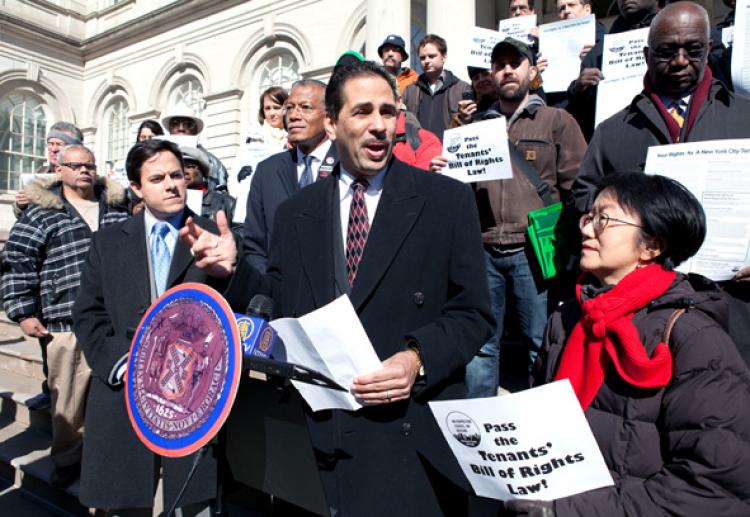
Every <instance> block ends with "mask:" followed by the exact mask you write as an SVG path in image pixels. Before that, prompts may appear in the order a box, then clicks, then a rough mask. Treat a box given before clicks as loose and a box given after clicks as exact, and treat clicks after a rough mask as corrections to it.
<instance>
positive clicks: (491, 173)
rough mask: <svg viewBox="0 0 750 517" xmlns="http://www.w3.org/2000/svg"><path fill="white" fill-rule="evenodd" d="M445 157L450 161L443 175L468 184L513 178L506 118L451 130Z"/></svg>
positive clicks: (444, 139) (444, 138)
mask: <svg viewBox="0 0 750 517" xmlns="http://www.w3.org/2000/svg"><path fill="white" fill-rule="evenodd" d="M443 156H445V157H446V158H447V159H448V167H446V168H445V169H443V174H445V175H446V176H450V177H452V178H455V179H457V180H459V181H462V182H464V183H474V182H477V181H490V180H502V179H509V178H512V177H513V170H512V168H511V164H510V153H509V151H508V132H507V129H506V127H505V118H503V117H501V118H496V119H492V120H484V121H482V122H475V123H473V124H469V125H466V126H461V127H457V128H455V129H447V130H446V131H445V134H444V136H443Z"/></svg>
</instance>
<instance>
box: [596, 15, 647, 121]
mask: <svg viewBox="0 0 750 517" xmlns="http://www.w3.org/2000/svg"><path fill="white" fill-rule="evenodd" d="M648 31H649V28H648V27H645V28H643V29H636V30H633V31H627V32H620V33H617V34H606V35H605V36H604V45H603V47H604V52H603V54H602V75H603V76H604V79H603V80H602V81H600V82H599V89H598V91H597V94H596V125H597V126H598V125H599V124H600V123H601V122H603V121H605V120H607V119H608V118H609V117H611V116H612V115H614V114H615V113H617V112H618V111H620V110H621V109H623V108H625V107H626V106H628V105H629V104H630V102H631V101H632V100H633V97H635V96H636V95H638V94H639V93H640V91H641V90H643V76H644V75H645V74H646V57H645V56H644V55H643V47H645V46H646V44H647V41H648Z"/></svg>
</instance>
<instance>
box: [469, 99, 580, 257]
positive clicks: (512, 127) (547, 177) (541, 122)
mask: <svg viewBox="0 0 750 517" xmlns="http://www.w3.org/2000/svg"><path fill="white" fill-rule="evenodd" d="M494 109H495V110H497V111H499V106H498V105H495V106H494ZM508 139H509V140H510V142H512V143H513V144H514V145H515V146H516V147H517V148H518V150H519V151H520V152H521V154H522V155H523V156H524V157H525V158H526V161H527V162H529V164H530V165H531V166H532V167H534V168H535V169H536V171H537V172H538V173H539V176H540V177H541V178H542V179H543V180H544V181H545V182H546V183H547V185H548V186H549V188H550V194H551V195H552V197H553V199H554V200H555V201H560V199H561V198H565V197H566V196H567V194H568V192H569V191H570V188H571V186H572V184H573V180H574V179H575V177H576V174H577V173H578V167H579V166H580V164H581V159H582V158H583V155H584V153H585V152H586V141H585V140H584V139H583V135H582V134H581V130H580V129H579V128H578V124H576V121H575V120H573V117H571V116H570V115H569V114H568V113H567V112H566V111H564V110H561V109H558V108H549V107H547V106H545V104H544V101H543V100H542V99H541V98H540V97H539V96H537V95H530V96H529V101H528V103H527V104H526V106H524V108H523V109H522V110H521V111H519V112H517V113H515V114H514V115H513V116H512V117H511V118H510V119H509V121H508ZM476 195H477V206H478V208H479V215H480V220H481V223H482V240H483V241H484V243H485V244H490V245H495V246H498V245H502V246H508V245H520V246H523V244H524V242H525V241H526V228H527V227H528V224H529V221H528V214H529V212H530V211H532V210H536V209H538V208H542V207H543V206H544V202H543V201H542V199H541V198H540V197H539V194H537V192H536V189H535V188H534V186H533V185H532V183H531V181H529V179H528V178H527V177H526V175H525V174H524V173H523V172H522V171H521V170H520V169H519V168H518V167H517V166H516V165H513V177H512V178H510V179H505V180H495V181H482V182H479V183H477V184H476Z"/></svg>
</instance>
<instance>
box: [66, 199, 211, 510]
mask: <svg viewBox="0 0 750 517" xmlns="http://www.w3.org/2000/svg"><path fill="white" fill-rule="evenodd" d="M143 217H144V216H143V212H141V213H140V214H138V215H136V216H133V217H132V218H130V219H128V220H127V221H124V222H122V223H120V224H117V225H114V226H110V227H108V228H103V229H102V230H100V231H98V232H97V233H96V234H94V238H93V240H92V243H91V250H90V252H89V256H88V259H87V261H86V265H85V266H84V268H83V272H82V275H81V289H80V290H79V295H78V298H77V300H76V303H75V306H74V309H73V319H74V322H75V324H74V328H75V333H76V337H77V338H78V342H79V343H80V344H81V348H82V349H83V353H84V356H85V357H86V361H87V362H88V364H89V366H90V367H91V370H92V377H91V386H90V388H89V394H88V399H87V401H86V423H85V431H84V439H83V461H82V466H81V492H80V500H81V502H82V503H83V504H85V505H86V506H89V507H92V508H100V509H117V508H140V507H150V506H152V504H153V492H154V469H155V461H156V459H157V458H156V455H155V454H153V453H152V452H151V451H149V450H148V449H147V448H146V447H145V446H144V445H143V444H141V442H140V441H139V440H138V437H137V436H136V434H135V432H134V431H133V429H132V427H131V425H130V421H129V420H128V416H127V410H126V406H125V394H124V393H125V392H124V389H123V388H122V386H117V387H114V386H111V385H110V384H109V383H108V381H107V378H108V376H109V374H110V372H111V371H112V368H113V367H114V365H115V363H116V362H117V361H118V360H119V359H120V358H121V357H122V356H123V355H124V354H127V353H128V350H129V348H130V342H131V339H132V337H133V334H134V332H135V329H136V327H137V326H138V323H139V321H140V319H141V317H142V316H143V314H144V313H145V312H146V309H148V307H149V305H150V304H151V293H150V281H149V273H148V262H147V261H148V259H147V253H148V250H147V244H146V230H145V224H144V220H143ZM194 218H195V220H196V222H197V224H199V225H200V226H202V227H204V228H206V229H208V230H211V231H213V232H214V233H218V232H217V228H216V225H215V224H214V223H213V222H211V221H209V220H207V219H203V218H200V217H195V216H194ZM183 282H201V283H206V284H209V285H212V286H213V287H215V288H216V289H219V290H221V289H222V288H223V287H224V282H220V281H215V280H214V279H210V278H209V277H208V276H207V275H206V274H205V273H204V272H203V270H201V269H199V268H198V267H196V266H195V264H194V259H193V257H192V255H191V254H190V250H189V248H188V247H187V246H186V245H185V244H183V243H182V241H180V240H178V241H177V244H176V246H175V250H174V256H173V259H172V264H171V268H170V271H169V278H168V280H167V288H169V287H172V286H175V285H177V284H181V283H183ZM192 461H193V456H192V455H191V456H186V457H184V458H174V459H172V458H162V465H163V476H164V495H165V501H166V503H165V505H166V506H167V507H168V506H169V505H171V504H172V502H173V501H174V500H175V498H176V497H177V493H178V492H179V490H180V488H181V487H182V484H183V483H184V482H185V479H186V478H187V474H188V471H189V469H190V466H191V464H192ZM215 494H216V459H215V454H214V451H213V450H210V451H209V452H208V453H207V454H206V455H205V456H204V457H203V459H202V460H201V463H200V465H199V467H198V470H197V472H196V474H195V477H194V478H193V480H192V481H191V483H190V485H189V488H188V490H187V492H186V494H185V496H184V497H183V499H182V502H181V506H182V505H186V504H190V503H193V502H198V501H205V500H208V499H211V498H213V497H215Z"/></svg>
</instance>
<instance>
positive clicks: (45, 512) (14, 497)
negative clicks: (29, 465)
mask: <svg viewBox="0 0 750 517" xmlns="http://www.w3.org/2000/svg"><path fill="white" fill-rule="evenodd" d="M0 501H2V509H1V510H0V515H2V516H6V515H7V516H11V515H12V516H25V515H33V516H34V517H61V516H68V515H70V512H65V511H62V510H60V509H59V508H56V507H55V506H52V505H50V504H49V503H47V501H45V500H44V499H40V498H39V497H37V496H35V495H34V494H31V493H29V492H27V491H25V490H23V489H20V488H17V487H15V486H13V485H12V484H11V483H9V482H6V481H5V480H1V479H0Z"/></svg>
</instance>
